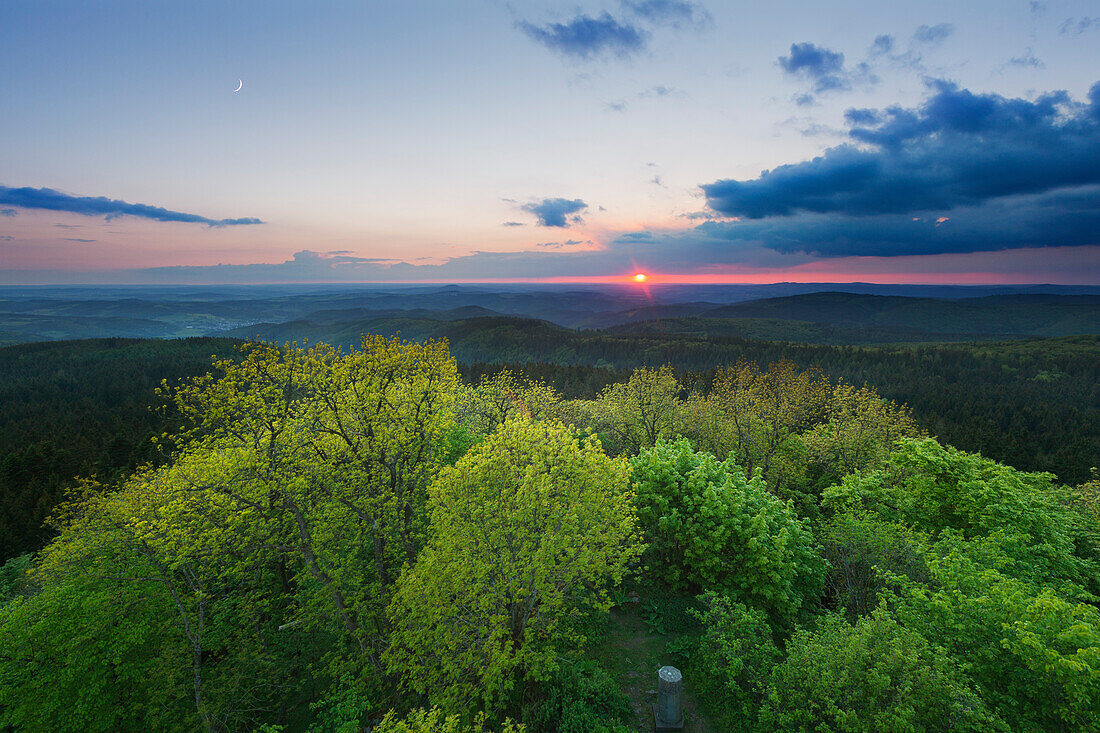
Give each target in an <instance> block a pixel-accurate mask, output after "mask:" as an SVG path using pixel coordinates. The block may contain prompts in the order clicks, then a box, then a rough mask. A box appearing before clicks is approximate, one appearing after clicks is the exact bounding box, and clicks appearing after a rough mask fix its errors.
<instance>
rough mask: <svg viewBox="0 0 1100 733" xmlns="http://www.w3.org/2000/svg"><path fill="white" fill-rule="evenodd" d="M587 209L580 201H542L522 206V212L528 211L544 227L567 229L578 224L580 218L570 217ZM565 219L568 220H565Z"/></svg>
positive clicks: (586, 205)
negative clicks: (570, 225)
mask: <svg viewBox="0 0 1100 733" xmlns="http://www.w3.org/2000/svg"><path fill="white" fill-rule="evenodd" d="M587 208H588V204H586V203H585V202H584V201H581V200H580V199H543V200H542V201H539V202H537V203H533V204H524V206H523V210H524V211H529V212H531V213H532V214H534V215H535V217H536V218H537V219H538V223H539V224H540V225H541V226H544V227H562V228H565V227H568V226H569V224H570V223H573V224H578V223H580V216H579V215H578V216H572V217H570V216H569V215H570V214H577V213H578V212H581V211H584V210H585V209H587ZM567 217H569V218H568V220H567Z"/></svg>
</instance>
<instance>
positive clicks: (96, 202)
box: [0, 186, 263, 227]
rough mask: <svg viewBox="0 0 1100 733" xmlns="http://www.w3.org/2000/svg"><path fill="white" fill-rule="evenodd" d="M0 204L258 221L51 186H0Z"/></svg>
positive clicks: (225, 222)
mask: <svg viewBox="0 0 1100 733" xmlns="http://www.w3.org/2000/svg"><path fill="white" fill-rule="evenodd" d="M0 204H7V205H9V206H18V207H20V208H24V209H44V210H46V211H66V212H69V213H73V214H84V215H87V216H105V217H106V218H107V219H108V220H110V219H115V218H117V217H120V216H136V217H140V218H142V219H152V220H153V221H172V222H184V223H193V224H206V225H207V226H212V227H224V226H239V225H243V224H262V223H263V222H262V221H260V220H259V219H255V218H251V217H247V218H242V219H208V218H206V217H205V216H199V215H197V214H185V213H183V212H179V211H169V210H168V209H165V208H161V207H160V206H149V205H147V204H130V203H126V202H125V201H119V200H117V199H109V198H106V197H104V196H72V195H69V194H67V193H61V192H60V191H55V190H53V189H52V188H8V187H7V186H0Z"/></svg>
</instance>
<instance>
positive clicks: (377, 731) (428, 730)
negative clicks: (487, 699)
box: [371, 708, 527, 733]
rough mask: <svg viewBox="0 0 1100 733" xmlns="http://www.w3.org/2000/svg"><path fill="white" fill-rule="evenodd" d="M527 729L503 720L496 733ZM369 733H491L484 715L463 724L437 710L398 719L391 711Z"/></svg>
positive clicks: (456, 716)
mask: <svg viewBox="0 0 1100 733" xmlns="http://www.w3.org/2000/svg"><path fill="white" fill-rule="evenodd" d="M525 730H527V728H526V727H525V726H523V725H517V724H516V723H513V722H512V721H511V720H505V721H504V723H503V724H502V725H501V726H500V728H498V729H497V731H496V733H524V731H525ZM371 733H493V731H492V729H491V728H487V727H486V725H485V714H484V713H481V714H478V715H475V716H474V718H473V720H472V722H463V720H462V719H461V718H460V717H459V716H458V715H445V714H444V713H443V711H442V710H440V709H439V708H432V709H431V710H424V709H423V708H420V709H418V710H413V711H412V712H410V713H409V714H408V715H406V716H405V717H404V718H398V717H397V714H396V713H394V712H393V711H392V710H391V711H390V712H388V713H386V716H385V717H384V718H382V720H381V721H380V722H379V723H378V725H376V726H374V728H372V729H371Z"/></svg>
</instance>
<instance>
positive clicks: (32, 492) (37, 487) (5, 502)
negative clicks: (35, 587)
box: [0, 338, 234, 562]
mask: <svg viewBox="0 0 1100 733" xmlns="http://www.w3.org/2000/svg"><path fill="white" fill-rule="evenodd" d="M233 346H234V342H233V341H229V340H228V339H197V338H195V339H181V340H175V341H138V340H133V339H94V340H87V341H69V342H60V343H41V344H25V345H22V346H13V347H8V348H2V349H0V446H4V448H3V450H2V451H0V562H4V561H5V560H7V559H8V558H11V557H14V556H16V555H19V554H21V553H24V552H34V551H37V550H38V549H40V548H41V547H42V546H43V545H44V544H46V542H47V541H48V540H50V539H51V538H52V537H53V536H54V535H55V530H54V528H53V527H48V526H45V523H46V520H47V519H48V518H49V516H50V514H51V512H52V511H53V508H54V507H55V506H56V505H57V504H58V503H60V502H61V501H62V499H63V498H64V496H65V492H66V491H67V490H68V489H69V488H70V487H71V486H73V485H74V484H75V483H76V478H77V477H78V476H90V475H96V476H98V477H99V479H100V480H101V481H117V480H119V479H121V478H123V477H124V476H125V475H127V474H128V473H130V472H131V471H133V470H134V469H135V468H136V467H137V466H140V465H142V464H144V463H147V462H150V461H153V462H162V461H163V460H164V456H163V455H161V454H160V452H159V451H158V450H157V447H156V446H155V445H154V444H153V443H152V442H151V441H150V438H151V437H152V436H153V435H156V434H159V433H161V432H162V431H164V430H166V429H169V428H170V427H171V426H172V425H173V423H174V419H175V415H174V414H173V412H172V411H170V410H168V411H165V410H155V411H154V410H150V409H149V408H150V405H155V404H157V399H156V395H155V394H154V389H155V388H156V386H157V385H158V384H160V382H161V380H162V379H168V380H171V381H175V380H177V379H181V378H185V377H193V376H195V375H198V374H204V373H206V372H207V371H209V370H210V358H211V356H210V355H211V354H217V355H218V356H219V357H222V358H224V357H230V356H231V355H232V354H233V353H234V352H233Z"/></svg>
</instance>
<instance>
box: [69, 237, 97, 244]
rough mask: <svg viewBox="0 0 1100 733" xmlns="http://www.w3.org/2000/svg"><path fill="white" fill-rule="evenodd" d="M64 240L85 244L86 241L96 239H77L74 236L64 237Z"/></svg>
mask: <svg viewBox="0 0 1100 733" xmlns="http://www.w3.org/2000/svg"><path fill="white" fill-rule="evenodd" d="M65 241H66V242H83V243H85V244H87V243H88V242H94V241H96V240H94V239H77V238H76V237H65Z"/></svg>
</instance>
